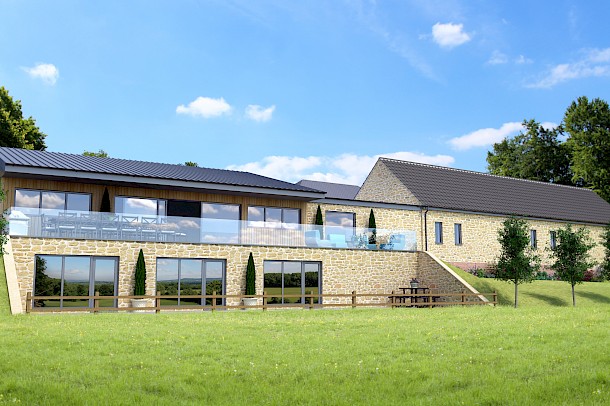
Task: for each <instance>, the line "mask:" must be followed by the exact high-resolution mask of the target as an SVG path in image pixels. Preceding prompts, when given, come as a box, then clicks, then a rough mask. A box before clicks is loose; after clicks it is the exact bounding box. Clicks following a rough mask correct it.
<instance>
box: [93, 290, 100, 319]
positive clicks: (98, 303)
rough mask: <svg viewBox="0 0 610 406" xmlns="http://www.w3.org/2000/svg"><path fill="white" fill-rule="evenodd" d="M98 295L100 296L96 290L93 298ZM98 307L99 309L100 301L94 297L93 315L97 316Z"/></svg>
mask: <svg viewBox="0 0 610 406" xmlns="http://www.w3.org/2000/svg"><path fill="white" fill-rule="evenodd" d="M99 295H100V292H99V291H97V290H96V291H95V296H98V297H99ZM99 307H100V300H99V299H98V298H97V297H94V298H93V314H97V312H99V311H100V309H99Z"/></svg>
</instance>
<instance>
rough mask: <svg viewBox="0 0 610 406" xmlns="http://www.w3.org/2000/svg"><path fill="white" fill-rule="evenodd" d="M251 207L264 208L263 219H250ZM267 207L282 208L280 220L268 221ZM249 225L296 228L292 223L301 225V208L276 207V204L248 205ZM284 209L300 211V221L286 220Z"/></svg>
mask: <svg viewBox="0 0 610 406" xmlns="http://www.w3.org/2000/svg"><path fill="white" fill-rule="evenodd" d="M250 208H253V209H262V210H263V220H251V219H250ZM267 209H272V210H280V221H279V222H275V221H273V222H272V221H268V220H267ZM247 211H248V226H249V227H269V228H294V226H290V225H294V224H296V225H299V224H301V209H300V208H297V207H275V206H248V209H247ZM284 211H296V212H298V222H297V223H287V222H285V221H284ZM256 223H264V224H263V225H260V226H259V225H257V224H256ZM271 224H279V226H271Z"/></svg>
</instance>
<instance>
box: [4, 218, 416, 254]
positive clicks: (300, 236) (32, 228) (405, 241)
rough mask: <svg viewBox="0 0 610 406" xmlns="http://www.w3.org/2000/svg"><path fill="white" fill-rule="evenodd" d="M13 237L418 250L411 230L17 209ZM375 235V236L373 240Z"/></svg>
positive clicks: (414, 235) (10, 226)
mask: <svg viewBox="0 0 610 406" xmlns="http://www.w3.org/2000/svg"><path fill="white" fill-rule="evenodd" d="M7 218H8V220H9V234H10V235H11V236H27V237H46V238H70V239H87V240H121V241H152V242H179V243H194V244H230V245H265V246H281V247H314V248H349V249H370V250H376V249H381V250H397V251H415V250H417V241H416V233H415V231H412V230H398V229H392V230H391V229H380V228H377V229H369V228H355V227H336V226H316V225H311V224H293V223H272V222H261V221H238V220H224V219H208V218H196V217H171V216H148V215H142V214H130V213H100V212H89V211H68V212H65V211H57V210H49V209H31V208H22V207H13V208H11V209H10V211H9V212H8V213H7ZM373 236H374V238H372V237H373Z"/></svg>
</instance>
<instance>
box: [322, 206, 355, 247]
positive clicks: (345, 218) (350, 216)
mask: <svg viewBox="0 0 610 406" xmlns="http://www.w3.org/2000/svg"><path fill="white" fill-rule="evenodd" d="M354 227H356V213H350V212H343V211H327V212H326V233H327V234H345V236H346V237H348V240H349V239H351V238H352V236H353V235H354V231H355V229H354Z"/></svg>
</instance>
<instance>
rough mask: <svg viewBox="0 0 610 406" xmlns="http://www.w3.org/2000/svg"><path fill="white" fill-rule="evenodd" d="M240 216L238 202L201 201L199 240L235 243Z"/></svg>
mask: <svg viewBox="0 0 610 406" xmlns="http://www.w3.org/2000/svg"><path fill="white" fill-rule="evenodd" d="M240 218H241V217H240V206H239V204H221V203H201V219H202V220H201V241H202V242H211V243H225V244H237V243H238V242H239V227H240V222H239V219H240Z"/></svg>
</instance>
